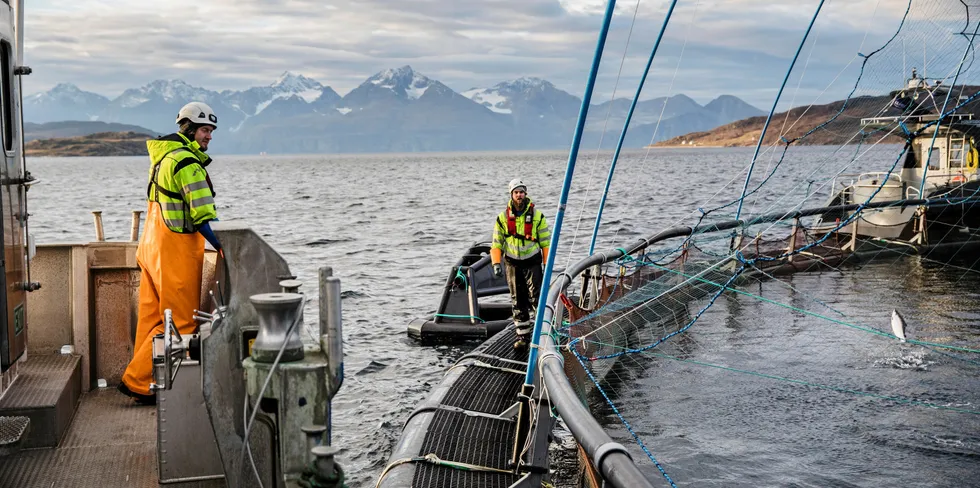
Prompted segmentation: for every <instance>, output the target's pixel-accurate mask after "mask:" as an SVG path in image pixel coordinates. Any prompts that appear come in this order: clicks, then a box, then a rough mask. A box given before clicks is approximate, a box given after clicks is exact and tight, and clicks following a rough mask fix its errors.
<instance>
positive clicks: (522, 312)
mask: <svg viewBox="0 0 980 488" xmlns="http://www.w3.org/2000/svg"><path fill="white" fill-rule="evenodd" d="M504 262H505V264H506V265H507V288H510V304H511V306H512V307H513V308H514V322H516V323H518V324H519V323H521V322H528V321H530V320H533V319H534V312H535V310H537V307H538V294H539V293H540V292H541V253H538V254H536V255H534V256H531V257H529V258H527V259H511V258H509V257H507V258H505V259H504ZM530 332H531V331H530V327H521V328H520V330H518V331H517V333H518V334H522V335H526V334H529V333H530Z"/></svg>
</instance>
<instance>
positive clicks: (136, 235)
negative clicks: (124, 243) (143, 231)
mask: <svg viewBox="0 0 980 488" xmlns="http://www.w3.org/2000/svg"><path fill="white" fill-rule="evenodd" d="M142 214H143V211H142V210H133V227H132V229H130V231H129V240H131V241H133V242H136V241H138V240H140V215H142Z"/></svg>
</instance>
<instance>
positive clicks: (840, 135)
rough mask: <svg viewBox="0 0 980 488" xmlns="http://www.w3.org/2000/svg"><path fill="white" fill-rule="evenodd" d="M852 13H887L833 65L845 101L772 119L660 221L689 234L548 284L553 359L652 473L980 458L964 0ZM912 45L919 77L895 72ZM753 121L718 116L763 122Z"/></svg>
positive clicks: (762, 471)
mask: <svg viewBox="0 0 980 488" xmlns="http://www.w3.org/2000/svg"><path fill="white" fill-rule="evenodd" d="M879 3H881V2H879ZM855 9H856V8H855ZM887 9H891V12H885V10H887ZM856 10H858V11H860V9H856ZM886 13H889V14H890V15H886ZM868 15H869V18H868V19H866V20H867V22H869V23H874V24H875V25H877V26H878V27H880V26H881V24H882V23H888V25H889V26H890V29H891V30H890V32H889V33H888V34H887V35H882V36H879V37H880V42H879V43H878V45H877V46H874V47H871V48H869V47H868V46H866V45H863V44H862V46H861V51H860V52H859V53H858V54H856V55H855V56H854V58H853V59H851V60H850V62H849V63H848V64H847V65H846V66H843V67H842V69H841V70H840V72H839V73H838V74H837V76H836V77H834V78H833V79H832V80H830V81H829V82H828V86H830V85H833V84H838V86H839V84H840V83H842V82H843V81H842V80H845V81H846V80H851V81H850V83H852V85H850V86H851V87H850V88H849V90H847V96H846V98H845V99H844V100H842V101H839V102H835V103H831V104H825V105H817V104H816V100H815V102H814V103H812V104H810V105H808V106H801V107H797V108H793V109H792V110H788V111H786V112H784V113H782V114H779V115H777V116H776V117H774V118H773V120H772V124H771V126H770V131H769V132H768V133H767V134H766V135H765V137H764V139H763V144H762V145H761V147H762V149H763V150H762V151H760V152H759V154H758V155H756V156H753V158H752V160H751V161H750V162H749V164H747V165H746V166H745V167H743V168H741V172H738V171H735V172H734V173H733V174H731V175H729V176H731V179H730V180H729V181H728V183H723V184H722V185H720V187H719V188H716V189H715V190H716V191H715V193H714V194H713V195H711V196H708V195H704V196H703V197H702V198H701V201H699V202H698V203H697V204H696V206H695V208H691V209H689V210H690V211H689V213H688V214H687V216H686V217H684V218H681V219H679V220H678V221H677V222H674V223H673V224H681V225H686V226H688V227H690V229H691V231H690V233H689V235H686V236H682V237H679V238H674V239H668V240H664V241H662V242H657V243H655V244H651V245H649V246H646V247H644V248H642V249H640V250H639V251H636V252H633V253H632V254H628V255H626V256H625V257H623V258H620V259H618V260H616V261H612V262H607V263H605V264H604V265H602V266H599V267H594V268H592V269H590V271H589V273H588V274H586V275H585V276H583V277H582V279H581V280H579V281H576V282H575V284H574V285H573V287H572V288H570V289H569V290H567V292H566V293H565V294H563V295H562V297H561V298H562V301H563V303H564V312H563V315H562V317H561V318H562V320H561V322H560V324H557V323H556V326H555V328H554V331H553V334H554V339H555V340H556V342H557V343H559V344H562V345H563V349H564V353H565V355H566V362H565V364H566V373H567V374H568V376H569V378H570V380H571V382H572V383H573V385H574V386H575V387H576V389H577V390H578V391H579V392H580V393H581V395H582V399H583V401H588V402H590V404H591V405H592V406H593V411H594V414H595V416H596V418H597V419H599V420H600V421H602V422H603V423H604V424H605V425H606V426H607V429H608V430H609V431H610V432H611V433H613V435H614V437H616V438H617V439H620V440H629V441H631V445H632V448H631V449H632V450H633V451H635V455H634V459H640V458H644V457H645V458H646V459H647V460H648V461H649V462H647V463H642V464H644V466H648V467H649V469H650V471H649V473H650V477H651V479H653V478H661V479H662V481H664V482H666V483H667V484H669V485H672V486H676V484H678V483H679V484H689V485H691V484H696V485H699V486H706V485H707V486H732V484H733V483H734V484H736V485H737V484H759V485H785V484H787V483H795V482H801V484H803V485H825V484H826V483H831V484H833V483H848V484H854V485H865V484H866V485H869V486H881V485H882V484H885V485H887V484H888V483H897V482H899V481H906V482H907V481H908V480H913V482H915V481H917V482H920V483H924V484H933V483H935V484H937V485H943V486H946V485H949V486H952V485H956V484H959V483H960V482H962V480H963V479H965V478H964V477H966V476H972V477H975V476H976V473H977V471H976V468H975V466H976V457H977V456H980V434H978V432H980V370H978V368H980V306H978V305H977V304H978V303H980V302H978V298H980V297H978V291H977V290H980V273H978V270H980V266H978V264H980V255H978V254H977V250H978V249H980V235H978V234H980V218H978V216H977V213H980V209H976V212H974V206H975V205H976V204H977V203H978V202H980V181H978V175H977V165H978V156H977V155H976V152H975V151H976V150H975V149H974V141H973V134H974V132H973V131H974V128H975V127H980V126H974V125H973V122H970V120H971V119H972V114H973V113H974V111H975V110H977V109H978V108H980V107H978V106H977V105H976V102H977V100H976V99H977V98H978V97H980V87H978V86H976V85H975V84H971V83H975V81H976V80H975V78H976V74H977V72H978V68H980V67H976V66H975V57H976V56H975V52H974V39H975V37H976V35H977V32H978V30H980V2H961V1H938V2H937V1H934V2H918V1H908V2H904V1H903V2H884V4H882V5H878V6H877V7H876V9H875V10H874V11H872V12H868ZM835 19H836V20H837V21H839V18H837V17H834V16H833V15H831V19H829V20H827V22H828V23H832V22H833V21H835ZM821 25H822V24H818V28H819V27H821ZM822 27H823V29H825V30H828V29H831V28H832V26H830V25H822ZM826 38H827V37H826V36H824V37H823V39H826ZM866 41H867V42H868V43H869V45H870V42H871V41H870V40H867V39H866ZM808 42H809V44H807V45H806V46H807V47H808V49H809V50H808V51H804V53H809V55H810V56H812V55H813V53H815V52H817V53H818V52H820V51H819V47H818V46H817V41H814V40H812V39H811V40H810V41H808ZM909 46H914V47H915V48H916V50H917V51H921V52H920V54H921V53H924V54H923V56H924V57H925V58H926V59H927V61H928V66H929V72H928V73H927V74H928V75H930V76H929V77H928V78H926V73H923V71H918V72H916V73H915V75H914V76H910V73H909V72H908V71H907V70H908V68H909V65H908V64H907V63H905V62H904V61H905V59H906V56H907V50H908V49H909ZM805 59H809V58H805ZM805 66H806V65H798V66H797V67H796V68H795V69H794V71H793V74H794V76H796V77H797V78H796V79H798V80H800V81H801V82H802V80H803V79H805V77H806V76H807V73H806V69H805ZM814 76H816V75H814ZM896 80H903V81H901V82H896ZM794 99H795V97H794ZM754 127H755V129H752V128H751V127H749V126H748V125H746V126H744V127H742V126H740V125H739V123H736V124H732V126H731V128H730V131H729V132H727V133H724V132H723V134H722V135H724V136H725V137H727V138H728V140H731V139H733V138H734V139H737V138H739V137H745V138H750V137H753V136H754V137H756V138H758V137H759V136H760V132H759V130H758V121H756V125H755V126H754ZM740 131H741V132H740ZM977 133H980V130H978V131H977ZM717 135H718V134H717V133H715V136H717ZM695 137H701V136H697V135H696V136H695ZM702 140H704V141H708V142H710V138H709V137H707V136H705V138H703V139H702ZM828 142H833V143H834V144H832V145H823V146H820V147H808V145H811V144H827V143H828ZM971 152H972V155H971ZM933 153H935V154H933ZM916 168H919V169H916ZM643 170H644V168H642V167H633V168H622V169H621V171H626V172H629V171H643ZM916 171H918V172H920V173H922V172H924V175H925V176H924V177H922V178H921V179H922V180H923V181H919V180H917V179H915V178H912V175H914V174H915V173H916ZM747 174H748V177H747V176H746V175H747ZM743 182H744V190H743V188H742V187H743ZM841 205H850V207H840V206H841ZM831 206H838V207H836V208H832V209H825V210H823V211H819V212H813V213H807V212H806V210H807V209H813V208H818V207H831ZM801 211H802V213H801ZM736 217H738V222H737V223H736V224H733V225H729V223H731V222H732V221H733V219H736ZM603 237H604V238H605V239H606V240H607V241H618V235H615V234H614V235H610V234H609V233H608V232H606V233H604V234H603ZM620 245H622V244H620ZM624 253H625V250H624ZM910 464H913V465H916V466H919V468H918V469H916V470H915V474H912V475H910V474H909V469H908V466H909V465H910Z"/></svg>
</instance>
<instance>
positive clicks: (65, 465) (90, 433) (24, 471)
mask: <svg viewBox="0 0 980 488" xmlns="http://www.w3.org/2000/svg"><path fill="white" fill-rule="evenodd" d="M34 359H35V357H32V358H31V361H33V360H34ZM18 381H20V380H18ZM157 481H158V474H157V451H156V409H155V408H153V407H140V406H135V405H134V404H133V400H132V399H131V398H129V397H126V396H123V395H122V394H121V393H119V392H117V391H116V390H115V389H100V390H93V391H91V392H89V393H86V394H84V395H83V396H82V400H81V403H80V404H79V406H78V410H77V411H76V413H75V418H74V420H73V421H72V424H71V427H70V428H69V429H68V432H67V433H66V434H65V438H64V439H63V440H62V442H61V445H60V446H59V447H58V448H56V449H31V450H23V451H20V452H18V453H16V454H13V455H11V456H9V457H6V458H3V460H2V461H0V487H4V488H6V487H8V486H9V487H17V488H35V487H36V488H50V487H52V486H71V487H74V488H108V487H117V486H118V487H123V486H125V487H127V488H151V487H152V488H157V487H158V486H159V485H158V483H157ZM223 486H225V482H224V480H209V481H200V482H192V483H186V484H181V485H180V487H181V488H219V487H223Z"/></svg>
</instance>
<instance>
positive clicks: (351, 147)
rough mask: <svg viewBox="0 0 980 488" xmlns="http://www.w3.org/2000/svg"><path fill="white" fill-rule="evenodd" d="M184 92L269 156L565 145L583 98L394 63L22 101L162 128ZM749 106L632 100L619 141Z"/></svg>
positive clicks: (604, 109)
mask: <svg viewBox="0 0 980 488" xmlns="http://www.w3.org/2000/svg"><path fill="white" fill-rule="evenodd" d="M192 100H200V101H203V102H206V103H208V104H209V105H211V107H212V108H213V109H214V110H215V112H216V113H217V115H218V119H219V125H218V132H217V134H216V135H215V145H214V149H215V150H217V151H220V152H263V151H265V152H269V153H289V152H307V153H313V152H383V151H462V150H495V149H499V150H505V149H555V148H565V147H567V144H568V140H569V137H570V135H571V133H572V130H573V128H574V125H575V121H576V118H577V116H578V111H579V106H580V104H581V100H580V99H579V98H578V97H576V96H574V95H571V94H569V93H567V92H565V91H562V90H560V89H558V88H556V87H555V86H554V85H553V84H552V83H550V82H548V81H546V80H543V79H540V78H519V79H516V80H512V81H506V82H503V83H498V84H496V85H494V86H492V87H491V88H474V89H471V90H467V91H466V92H463V93H458V92H456V91H454V90H453V89H451V88H449V87H448V86H446V85H445V84H443V83H441V82H439V81H437V80H435V79H432V78H429V77H427V76H425V75H423V74H421V73H419V72H417V71H415V70H413V69H412V67H411V66H402V67H400V68H395V69H386V70H383V71H380V72H378V73H376V74H374V75H373V76H371V77H369V78H368V79H366V80H365V81H364V82H363V83H361V84H360V85H359V86H358V87H356V88H354V89H353V90H351V91H350V92H349V93H347V94H346V95H345V96H343V97H341V96H340V95H338V94H337V92H335V91H334V90H333V89H332V88H330V87H329V86H326V85H323V84H321V83H320V82H319V81H317V80H314V79H312V78H308V77H306V76H303V75H299V74H293V73H290V72H288V71H287V72H284V73H283V74H282V75H281V76H280V77H279V78H278V79H276V80H275V81H273V82H272V83H270V84H269V85H265V86H256V87H252V88H248V89H246V90H240V91H236V90H224V91H221V92H217V91H213V90H208V89H205V88H200V87H196V86H193V85H190V84H188V83H185V82H183V81H180V80H157V81H153V82H151V83H148V84H146V85H144V86H142V87H139V88H132V89H129V90H126V91H125V92H123V93H122V95H120V96H119V97H117V98H116V99H114V100H112V101H109V100H108V99H107V98H105V97H102V96H99V95H96V94H94V93H87V92H83V91H81V90H79V89H78V88H77V87H75V86H73V85H70V84H61V85H58V86H56V87H55V88H52V89H51V90H49V91H47V92H44V93H38V94H35V95H31V96H30V97H25V107H24V109H25V110H24V111H25V119H26V121H28V122H45V121H63V120H71V119H83V120H99V121H104V122H109V123H112V122H115V123H124V124H136V125H140V126H143V127H146V128H148V129H151V130H152V131H156V132H159V133H164V134H165V133H169V132H173V131H174V130H175V129H176V125H175V123H174V122H175V118H176V117H175V116H176V115H177V111H178V110H179V109H180V107H181V106H183V105H184V104H185V103H187V102H189V101H192ZM628 107H629V100H627V99H617V100H614V101H611V102H610V101H604V102H603V103H599V104H597V105H594V106H593V107H592V109H591V112H590V117H589V123H588V125H587V126H586V134H585V138H584V141H585V144H586V147H589V145H593V146H594V144H596V143H597V142H598V140H599V139H600V135H601V133H602V131H601V130H599V129H602V128H604V127H606V135H605V136H603V137H606V138H607V139H608V140H612V141H614V140H615V138H616V134H615V133H614V132H615V131H616V129H611V128H612V127H616V126H621V125H622V124H621V122H622V119H623V117H624V116H625V113H626V110H627V108H628ZM757 113H761V112H760V111H758V109H756V108H755V107H752V106H750V105H748V104H746V103H745V102H742V101H741V100H739V99H738V98H736V97H732V96H721V97H719V98H718V99H716V100H715V101H712V102H711V103H709V104H708V105H706V106H702V105H700V104H698V103H697V102H696V101H694V100H692V99H690V98H689V97H686V96H684V95H681V94H678V95H674V96H672V97H670V98H666V99H665V98H661V99H654V100H645V101H643V102H641V103H640V104H639V105H638V107H637V111H636V114H635V115H634V118H633V124H632V125H631V128H630V132H629V133H628V134H627V140H626V144H627V146H628V147H642V146H643V145H645V144H647V143H649V142H650V140H651V138H653V135H654V133H656V138H657V140H660V139H663V138H665V137H671V136H675V135H681V134H684V133H688V132H693V131H702V130H709V129H711V128H714V127H716V126H718V125H722V124H725V123H728V122H732V121H734V120H736V119H739V118H743V117H745V116H751V115H756V114H757ZM661 114H662V115H661ZM607 116H608V120H609V123H608V124H607V123H606V118H607ZM661 119H662V120H661ZM607 126H608V127H607ZM655 131H656V132H655ZM607 139H603V140H607ZM604 145H605V143H604Z"/></svg>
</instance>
